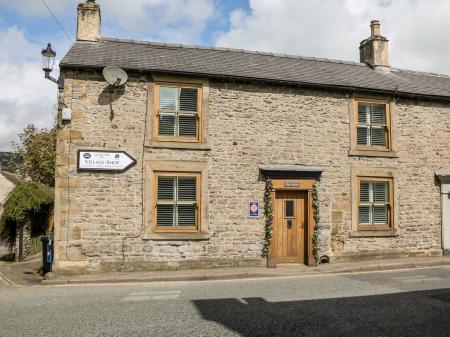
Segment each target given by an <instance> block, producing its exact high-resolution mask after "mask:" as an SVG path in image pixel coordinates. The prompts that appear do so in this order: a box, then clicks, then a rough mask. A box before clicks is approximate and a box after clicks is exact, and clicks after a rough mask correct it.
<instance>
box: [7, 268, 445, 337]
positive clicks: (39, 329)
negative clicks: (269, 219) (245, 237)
mask: <svg viewBox="0 0 450 337" xmlns="http://www.w3.org/2000/svg"><path fill="white" fill-rule="evenodd" d="M282 269H285V268H282ZM449 312H450V266H438V267H430V268H413V269H411V268H410V269H402V270H391V271H376V272H365V273H344V274H336V273H334V274H313V273H310V274H307V275H306V276H292V277H272V278H254V279H249V278H245V279H234V280H205V281H201V282H191V281H178V282H148V283H142V282H141V283H109V284H64V285H46V286H42V285H39V286H34V287H12V286H6V285H5V286H2V285H1V282H0V317H1V319H0V335H1V336H5V337H6V336H8V337H23V336H34V337H44V336H45V337H61V336H64V337H128V336H139V337H144V336H158V337H166V336H167V337H178V336H179V337H186V336H190V337H197V336H198V337H209V336H221V337H276V336H280V337H291V336H305V337H328V336H330V337H349V336H352V337H414V336H417V337H419V336H420V337H422V336H426V337H446V336H447V337H448V336H450V320H449Z"/></svg>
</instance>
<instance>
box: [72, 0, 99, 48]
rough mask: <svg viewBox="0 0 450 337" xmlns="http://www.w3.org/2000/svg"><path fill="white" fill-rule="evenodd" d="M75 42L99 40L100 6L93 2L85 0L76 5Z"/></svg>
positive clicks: (92, 0)
mask: <svg viewBox="0 0 450 337" xmlns="http://www.w3.org/2000/svg"><path fill="white" fill-rule="evenodd" d="M77 15H78V22H77V41H93V42H97V41H98V40H100V26H101V21H102V20H101V15H100V6H99V5H98V4H96V3H95V0H87V1H86V2H85V3H82V4H79V5H78V10H77Z"/></svg>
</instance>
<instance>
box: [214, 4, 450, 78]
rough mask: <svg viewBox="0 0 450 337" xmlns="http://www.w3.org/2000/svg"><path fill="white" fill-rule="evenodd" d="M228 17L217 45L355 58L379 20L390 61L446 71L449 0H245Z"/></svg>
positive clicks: (448, 61) (448, 62) (449, 47)
mask: <svg viewBox="0 0 450 337" xmlns="http://www.w3.org/2000/svg"><path fill="white" fill-rule="evenodd" d="M250 8H251V12H250V13H246V14H244V13H243V12H242V10H237V11H235V12H233V13H231V15H230V30H229V31H228V32H223V33H221V34H219V37H218V39H217V43H216V44H217V45H218V46H225V47H233V48H245V49H256V50H263V51H273V52H280V53H292V54H300V55H304V56H314V57H326V58H332V59H343V60H350V61H359V49H358V47H359V42H360V41H361V40H363V39H364V38H367V37H368V36H369V34H370V29H369V22H370V20H371V19H379V20H380V21H381V30H382V34H383V35H384V36H386V37H387V38H388V39H390V41H391V42H390V53H391V59H390V60H391V64H392V65H393V66H395V67H399V68H409V69H414V70H425V71H434V72H440V73H447V74H450V44H449V43H448V32H449V31H450V20H448V13H450V1H446V0H428V1H419V0H397V1H388V0H378V1H376V0H345V1H344V0H343V1H335V0H322V1H317V0H250Z"/></svg>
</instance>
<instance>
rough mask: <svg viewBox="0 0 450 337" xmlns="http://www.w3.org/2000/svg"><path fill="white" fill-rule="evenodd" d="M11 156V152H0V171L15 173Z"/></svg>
mask: <svg viewBox="0 0 450 337" xmlns="http://www.w3.org/2000/svg"><path fill="white" fill-rule="evenodd" d="M13 156H14V155H13V153H11V152H0V171H4V172H10V173H16V168H15V166H14V163H13V162H14V161H13ZM16 162H17V159H16Z"/></svg>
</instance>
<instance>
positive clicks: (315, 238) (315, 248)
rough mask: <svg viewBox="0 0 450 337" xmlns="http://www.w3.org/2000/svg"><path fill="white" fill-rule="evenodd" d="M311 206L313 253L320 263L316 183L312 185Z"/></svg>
mask: <svg viewBox="0 0 450 337" xmlns="http://www.w3.org/2000/svg"><path fill="white" fill-rule="evenodd" d="M312 198H313V200H312V206H313V215H314V231H313V236H312V245H313V247H312V248H313V254H314V257H315V259H316V262H317V263H320V259H319V222H320V209H319V194H318V192H317V184H314V186H313V193H312Z"/></svg>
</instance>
